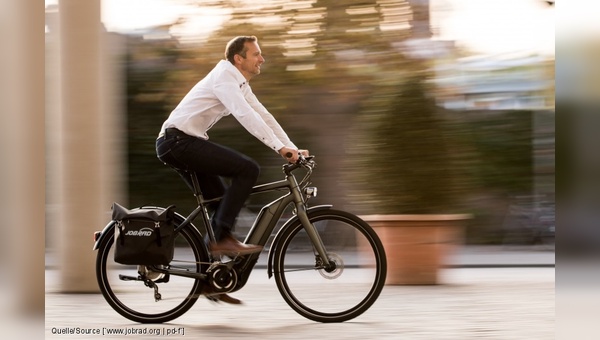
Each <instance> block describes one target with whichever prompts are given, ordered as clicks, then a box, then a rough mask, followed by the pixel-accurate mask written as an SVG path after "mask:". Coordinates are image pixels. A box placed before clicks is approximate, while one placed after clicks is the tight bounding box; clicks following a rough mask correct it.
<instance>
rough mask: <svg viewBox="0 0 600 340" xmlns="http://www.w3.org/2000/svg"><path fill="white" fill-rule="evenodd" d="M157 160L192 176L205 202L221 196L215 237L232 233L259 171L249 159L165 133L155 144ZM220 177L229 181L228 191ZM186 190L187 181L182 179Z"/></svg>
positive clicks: (173, 132) (214, 221)
mask: <svg viewBox="0 0 600 340" xmlns="http://www.w3.org/2000/svg"><path fill="white" fill-rule="evenodd" d="M156 153H157V156H158V159H160V160H161V161H162V162H163V163H165V164H167V165H170V166H172V167H174V168H175V169H177V170H179V171H180V173H181V170H184V171H189V172H195V173H196V175H197V176H198V181H199V184H200V189H201V191H202V196H203V197H204V198H205V199H211V198H216V197H219V196H223V199H222V200H221V202H220V203H219V205H218V207H217V208H216V211H215V214H214V215H213V218H212V224H213V230H214V231H215V237H216V239H217V240H220V239H221V238H223V237H224V236H227V235H228V234H230V233H231V230H232V229H233V227H234V224H235V220H236V218H237V216H238V214H239V213H240V210H242V207H243V205H244V202H245V201H246V199H247V198H248V196H250V192H251V191H252V187H253V186H254V184H256V180H257V179H258V175H259V173H260V167H259V165H258V164H257V163H256V161H254V160H253V159H251V158H250V157H248V156H246V155H244V154H242V153H240V152H237V151H235V150H233V149H231V148H228V147H225V146H222V145H219V144H216V143H213V142H211V141H208V140H204V139H202V138H196V137H192V136H188V135H186V134H184V133H183V132H181V131H179V130H177V129H167V132H166V134H165V136H164V137H160V138H158V139H157V140H156ZM221 177H225V178H230V179H231V184H230V185H229V187H227V186H226V185H225V184H224V182H223V181H222V179H221ZM184 180H186V182H187V184H188V186H190V187H191V185H190V182H189V179H187V178H185V177H184Z"/></svg>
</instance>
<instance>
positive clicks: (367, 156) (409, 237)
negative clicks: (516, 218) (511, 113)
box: [351, 72, 468, 284]
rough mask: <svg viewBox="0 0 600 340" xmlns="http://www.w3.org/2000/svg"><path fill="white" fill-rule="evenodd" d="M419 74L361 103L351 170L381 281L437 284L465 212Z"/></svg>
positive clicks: (444, 137)
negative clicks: (378, 245) (382, 271)
mask: <svg viewBox="0 0 600 340" xmlns="http://www.w3.org/2000/svg"><path fill="white" fill-rule="evenodd" d="M430 95H431V91H430V90H429V88H428V82H427V76H426V73H421V72H414V73H413V74H411V75H409V76H405V77H404V78H403V79H401V80H400V82H399V83H398V84H396V85H394V86H391V87H387V89H382V90H381V91H379V92H378V94H377V95H376V96H373V97H372V98H370V100H369V101H368V102H366V103H365V104H366V105H365V107H366V108H368V111H364V112H363V113H364V114H363V115H362V116H361V122H359V124H357V126H358V127H359V130H357V135H356V136H357V137H356V139H355V143H356V145H355V152H353V153H354V155H353V162H354V164H357V165H358V166H357V168H356V169H353V171H351V173H352V174H353V175H354V176H356V177H355V178H356V179H358V181H357V186H356V188H357V189H358V191H357V192H356V196H355V198H357V200H356V202H357V203H360V204H361V207H360V210H359V211H362V212H365V214H364V215H362V216H361V217H362V218H363V219H365V221H367V222H368V223H369V224H370V225H371V226H373V227H374V228H375V230H376V231H377V233H378V234H379V236H380V238H381V239H382V242H383V243H384V247H385V250H386V254H387V258H388V279H387V282H386V283H387V284H437V283H439V281H440V280H439V275H438V274H439V269H440V268H441V266H442V265H443V264H444V262H445V259H446V257H447V255H448V254H449V252H450V251H451V250H452V247H453V246H455V245H457V244H459V243H460V242H462V233H463V232H462V230H463V228H462V224H463V223H464V221H465V219H467V218H468V215H464V214H456V212H457V211H458V206H459V197H460V194H459V190H458V189H459V185H458V184H459V182H458V180H457V176H456V175H455V174H456V172H455V171H456V167H455V166H454V161H453V155H452V154H451V152H452V146H451V141H450V138H449V136H448V134H447V133H446V130H445V129H444V120H443V119H442V117H441V114H440V112H441V109H440V108H439V107H438V106H437V105H436V103H435V99H434V98H433V97H431V96H430Z"/></svg>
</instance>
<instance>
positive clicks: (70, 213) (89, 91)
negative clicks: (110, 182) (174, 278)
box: [57, 0, 106, 292]
mask: <svg viewBox="0 0 600 340" xmlns="http://www.w3.org/2000/svg"><path fill="white" fill-rule="evenodd" d="M59 17H60V20H59V21H60V25H59V26H60V49H59V50H60V52H59V53H60V59H61V60H60V87H61V105H60V107H61V115H60V125H59V127H58V129H59V130H60V131H57V132H59V134H60V152H59V162H60V178H59V183H58V186H57V187H58V191H59V198H60V202H59V217H58V220H59V228H60V229H59V230H58V232H59V235H60V238H59V240H58V247H57V248H58V252H59V253H58V265H59V266H60V279H61V290H62V291H63V292H97V291H98V286H97V283H96V278H95V252H93V251H92V244H93V243H92V235H93V232H94V230H98V229H101V228H102V226H103V225H104V224H105V223H106V220H105V216H104V214H103V212H104V211H105V210H106V207H105V206H103V204H102V203H103V202H102V190H103V187H102V181H101V180H102V167H103V165H102V162H101V160H102V156H101V151H102V147H101V143H102V139H101V137H102V125H101V122H102V117H101V115H102V109H101V107H102V101H101V93H102V91H101V71H102V70H101V65H102V55H103V54H102V53H103V49H102V48H101V47H102V46H101V45H102V44H101V42H102V34H103V33H102V32H103V30H102V25H101V22H100V0H87V1H81V0H61V1H59Z"/></svg>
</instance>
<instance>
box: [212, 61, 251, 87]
mask: <svg viewBox="0 0 600 340" xmlns="http://www.w3.org/2000/svg"><path fill="white" fill-rule="evenodd" d="M218 66H219V67H222V68H224V69H225V70H228V71H231V72H232V73H233V74H234V76H235V80H236V82H237V83H238V84H239V85H240V88H241V87H242V86H244V85H247V84H248V80H247V79H246V77H244V75H243V74H242V72H240V70H238V69H237V67H235V66H233V64H232V63H231V62H229V60H221V61H219V64H218Z"/></svg>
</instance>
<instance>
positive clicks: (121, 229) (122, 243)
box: [116, 220, 125, 245]
mask: <svg viewBox="0 0 600 340" xmlns="http://www.w3.org/2000/svg"><path fill="white" fill-rule="evenodd" d="M116 223H117V228H119V241H120V242H121V245H124V244H125V236H124V235H123V229H124V225H123V221H121V220H118V221H116Z"/></svg>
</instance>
